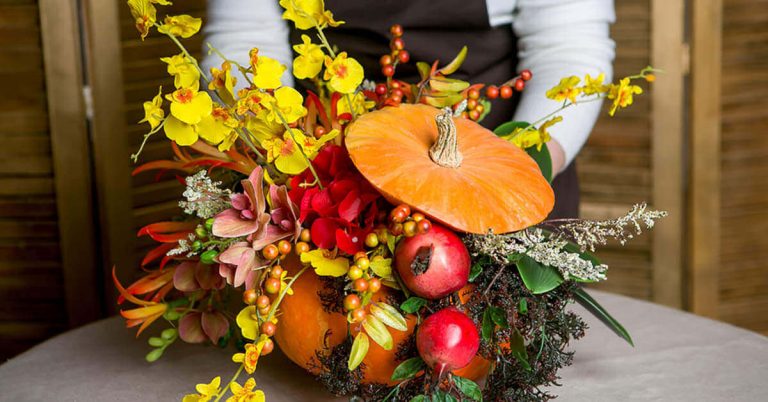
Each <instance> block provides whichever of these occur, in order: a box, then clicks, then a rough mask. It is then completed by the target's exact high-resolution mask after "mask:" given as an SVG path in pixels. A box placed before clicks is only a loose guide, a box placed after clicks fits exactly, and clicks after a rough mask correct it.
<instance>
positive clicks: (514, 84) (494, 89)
mask: <svg viewBox="0 0 768 402" xmlns="http://www.w3.org/2000/svg"><path fill="white" fill-rule="evenodd" d="M532 77H533V74H532V73H531V71H530V70H523V71H521V72H520V74H519V75H517V76H516V77H512V78H511V79H509V80H507V81H506V82H504V83H503V84H501V85H499V86H496V85H488V86H485V85H483V84H475V85H472V86H470V87H469V88H467V90H466V100H467V109H466V110H465V111H464V112H463V113H462V114H461V116H462V117H465V118H468V119H470V120H473V121H479V120H482V118H483V117H485V115H486V114H487V113H488V112H489V111H490V110H488V109H489V107H488V105H489V104H488V101H487V100H493V99H498V98H501V99H510V98H512V96H513V95H514V92H515V91H517V92H523V90H524V89H525V82H526V81H528V80H530V79H531V78H532ZM483 87H485V99H484V98H483V97H482V94H483V93H482V89H483Z"/></svg>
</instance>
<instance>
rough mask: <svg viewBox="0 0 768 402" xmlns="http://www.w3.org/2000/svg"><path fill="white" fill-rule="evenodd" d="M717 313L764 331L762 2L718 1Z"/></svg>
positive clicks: (766, 55) (767, 86) (765, 13)
mask: <svg viewBox="0 0 768 402" xmlns="http://www.w3.org/2000/svg"><path fill="white" fill-rule="evenodd" d="M722 4H723V9H722V21H723V25H722V72H723V75H722V84H721V91H722V97H721V113H722V123H721V142H720V146H721V154H720V160H721V163H720V169H721V181H720V188H721V207H720V214H721V219H722V220H721V232H720V244H721V248H720V264H719V267H720V269H719V289H718V296H719V303H718V305H717V310H716V313H717V316H718V318H720V319H722V320H724V321H727V322H730V323H733V324H736V325H739V326H743V327H746V328H750V329H753V330H755V331H760V332H762V333H764V334H768V291H767V289H768V235H767V234H768V179H767V178H768V174H767V173H768V136H766V134H768V98H766V95H765V94H766V93H768V73H766V72H768V1H766V0H723V2H722Z"/></svg>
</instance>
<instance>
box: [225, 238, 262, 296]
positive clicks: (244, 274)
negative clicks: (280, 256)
mask: <svg viewBox="0 0 768 402" xmlns="http://www.w3.org/2000/svg"><path fill="white" fill-rule="evenodd" d="M217 259H218V260H219V262H220V263H221V264H220V265H219V275H221V276H222V277H223V278H224V279H226V280H227V283H228V284H230V285H232V286H234V287H238V286H241V285H242V284H245V288H246V289H253V288H254V287H255V286H256V280H257V279H258V277H257V269H258V268H259V267H261V266H263V265H265V264H264V262H263V261H262V260H261V257H260V255H259V253H258V252H256V250H255V249H254V248H253V247H252V246H251V245H250V244H249V243H247V242H237V243H234V244H232V245H231V246H229V248H228V249H226V250H225V251H224V252H222V253H221V254H219V256H218V257H217Z"/></svg>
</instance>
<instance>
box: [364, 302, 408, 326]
mask: <svg viewBox="0 0 768 402" xmlns="http://www.w3.org/2000/svg"><path fill="white" fill-rule="evenodd" d="M370 311H371V314H373V316H374V317H376V318H378V319H379V320H381V322H383V323H384V324H385V325H387V326H389V327H391V328H394V329H396V330H398V331H407V330H408V322H407V321H405V317H403V315H402V314H400V313H399V312H398V311H397V309H396V308H394V307H392V306H390V305H389V304H387V303H374V304H371V308H370Z"/></svg>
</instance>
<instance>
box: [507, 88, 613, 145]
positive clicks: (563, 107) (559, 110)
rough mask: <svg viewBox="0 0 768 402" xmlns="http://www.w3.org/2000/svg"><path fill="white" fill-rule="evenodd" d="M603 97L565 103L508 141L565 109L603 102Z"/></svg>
mask: <svg viewBox="0 0 768 402" xmlns="http://www.w3.org/2000/svg"><path fill="white" fill-rule="evenodd" d="M604 97H605V96H602V95H598V96H597V97H595V98H593V99H588V100H583V101H580V102H571V103H565V104H563V105H562V106H560V107H559V108H557V110H555V111H554V112H552V113H550V114H548V115H546V116H544V117H542V118H540V119H538V120H536V121H534V122H533V123H530V124H528V125H527V126H525V128H523V129H522V130H520V131H518V132H517V134H515V135H514V136H512V137H511V138H510V139H512V138H516V137H517V136H519V135H522V134H524V133H526V132H528V131H530V130H531V129H533V128H534V127H536V126H537V125H538V124H539V123H543V122H545V121H547V120H549V119H550V118H551V117H553V116H555V115H556V114H558V113H560V112H562V111H563V110H565V109H567V108H569V107H571V106H574V105H579V104H582V103H590V102H595V101H599V100H603V98H604Z"/></svg>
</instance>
